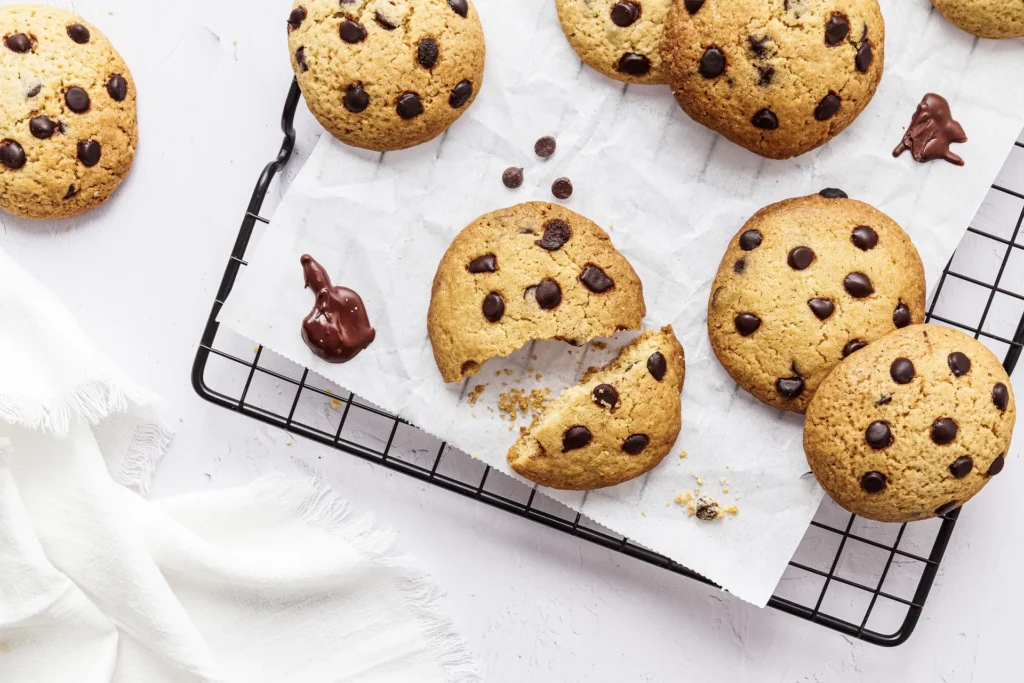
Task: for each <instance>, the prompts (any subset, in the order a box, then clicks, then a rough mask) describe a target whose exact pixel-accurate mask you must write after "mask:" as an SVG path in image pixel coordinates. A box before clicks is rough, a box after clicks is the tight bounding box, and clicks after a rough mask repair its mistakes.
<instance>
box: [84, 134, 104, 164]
mask: <svg viewBox="0 0 1024 683" xmlns="http://www.w3.org/2000/svg"><path fill="white" fill-rule="evenodd" d="M102 151H103V150H102V149H101V148H100V143H98V142H96V141H95V140H80V141H79V142H78V160H79V161H81V162H82V163H83V164H85V165H86V166H90V167H91V166H95V165H96V164H98V163H100V156H101V154H102Z"/></svg>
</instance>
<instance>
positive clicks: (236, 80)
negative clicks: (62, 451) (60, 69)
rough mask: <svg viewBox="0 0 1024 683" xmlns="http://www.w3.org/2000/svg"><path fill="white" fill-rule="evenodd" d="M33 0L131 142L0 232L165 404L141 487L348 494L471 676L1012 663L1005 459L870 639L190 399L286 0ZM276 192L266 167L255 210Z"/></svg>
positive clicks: (1012, 533) (280, 89) (807, 677)
mask: <svg viewBox="0 0 1024 683" xmlns="http://www.w3.org/2000/svg"><path fill="white" fill-rule="evenodd" d="M480 1H493V0H480ZM913 1H923V0H913ZM54 4H58V5H60V6H63V7H67V8H73V9H75V10H76V11H78V12H79V13H81V14H83V15H84V16H86V17H87V18H88V19H89V20H90V21H92V22H93V23H95V24H97V25H99V26H100V27H101V28H102V29H103V30H104V31H105V32H106V33H107V35H108V36H109V37H110V38H111V40H113V42H114V43H115V45H117V46H118V48H119V49H120V51H121V52H122V54H123V55H124V57H125V59H126V60H127V61H128V64H129V65H130V67H131V68H132V72H133V74H134V76H135V79H136V81H137V85H138V88H139V117H140V146H139V153H138V157H137V159H136V162H135V167H134V169H133V171H132V174H131V176H130V177H129V179H128V180H127V181H126V183H125V184H124V186H123V188H122V189H121V191H120V192H119V193H118V194H117V196H116V197H115V198H114V199H113V200H112V201H111V202H109V203H108V205H107V206H105V207H103V208H101V209H99V210H96V211H93V212H91V213H89V214H87V215H85V216H84V217H82V218H80V219H76V220H72V221H60V222H41V223H28V222H25V221H21V220H18V219H15V218H12V217H11V216H7V215H0V227H2V234H0V245H2V246H3V248H4V249H6V250H8V251H9V252H10V253H11V254H12V255H13V256H14V257H15V258H17V259H18V260H19V261H20V262H21V263H22V264H24V265H25V266H26V267H27V268H28V269H29V270H30V271H32V272H33V273H34V274H35V275H36V276H37V277H38V278H39V279H40V280H41V281H43V282H44V283H45V284H46V285H47V286H48V287H50V288H51V289H52V290H54V291H55V292H56V293H57V294H58V295H59V296H60V297H61V298H62V299H63V300H64V302H65V303H66V304H67V305H68V306H69V307H70V309H71V310H72V311H73V313H74V314H75V315H76V316H77V317H78V319H79V321H80V323H81V325H82V326H83V327H84V328H85V330H86V332H87V333H88V334H90V335H91V336H92V338H93V339H94V340H95V342H96V343H97V344H98V345H99V346H100V347H101V348H102V349H104V350H105V351H106V352H107V353H108V354H109V355H110V356H111V357H113V358H115V359H117V361H118V362H119V363H120V365H121V366H122V367H123V369H124V370H125V371H126V372H128V373H129V374H130V375H132V376H134V377H135V378H137V379H138V380H139V381H140V382H141V383H144V384H145V385H147V386H149V387H150V388H151V389H153V390H155V391H157V392H158V393H160V394H162V395H163V396H164V397H165V398H166V399H167V400H168V402H169V404H170V406H171V411H172V414H171V417H172V419H173V421H174V422H176V423H177V420H178V418H180V420H181V422H180V424H176V426H177V428H178V434H177V436H176V437H175V439H174V441H173V443H172V445H171V448H170V450H169V452H168V454H167V457H166V458H165V460H164V462H163V464H162V465H161V468H160V470H159V472H158V473H157V476H156V479H155V482H154V490H153V494H154V495H156V496H166V495H171V494H175V493H181V492H188V491H196V490H208V489H216V488H221V487H227V486H232V485H237V484H241V483H245V482H248V481H250V480H252V479H254V478H255V477H257V476H259V475H260V474H262V473H266V472H271V471H290V472H316V473H318V474H320V475H322V476H323V477H325V479H326V481H327V482H328V483H330V485H331V486H333V487H334V488H335V489H336V490H337V491H338V492H339V493H340V494H341V495H343V496H345V497H347V498H348V499H350V500H351V501H352V502H353V503H354V504H355V506H356V507H357V508H358V509H360V510H365V511H372V512H373V513H375V514H376V516H377V518H378V519H379V520H380V521H382V522H386V523H389V524H391V525H393V526H395V527H396V528H397V529H399V530H400V532H401V543H402V546H403V548H404V549H405V550H406V551H408V552H409V553H412V554H414V555H415V556H417V557H418V558H419V560H420V562H421V563H422V564H423V565H424V566H425V567H426V568H428V569H429V570H430V571H431V572H433V574H434V576H435V577H436V580H437V582H438V583H439V584H440V585H441V586H442V588H443V589H444V590H445V591H446V592H447V599H446V602H447V606H448V608H449V610H450V611H451V613H452V615H453V617H454V619H455V620H456V622H457V623H458V624H459V626H460V627H461V629H462V630H463V632H464V633H465V635H466V637H467V639H468V641H469V643H470V645H471V647H472V648H473V649H474V650H475V651H476V652H477V653H478V655H479V659H480V663H481V668H482V671H483V673H484V679H485V680H487V681H525V680H530V681H560V682H569V681H585V680H586V681H685V680H692V681H701V680H753V681H773V682H775V681H777V682H780V683H782V682H789V681H793V682H797V681H828V682H829V683H837V682H845V681H860V680H867V681H927V682H928V683H933V682H935V681H945V682H953V681H995V680H1009V678H1007V676H1009V675H1010V673H1009V672H1016V671H1017V670H1018V668H1017V667H1018V662H1017V660H1018V657H1017V652H1016V647H1018V646H1019V645H1018V641H1019V634H1020V633H1021V632H1022V629H1021V626H1020V621H1019V620H1020V619H1021V616H1020V615H1021V613H1022V612H1024V591H1022V586H1024V582H1022V580H1021V578H1020V576H1021V570H1020V567H1021V566H1022V565H1024V550H1022V548H1024V515H1022V514H1020V507H1019V496H1018V495H1015V491H1016V490H1018V489H1020V487H1021V486H1024V472H1022V471H1021V467H1020V466H1019V465H1020V462H1019V458H1014V459H1013V460H1012V461H1011V462H1010V463H1009V465H1008V466H1007V468H1006V471H1005V472H1004V474H1003V475H1002V476H1001V477H1000V479H999V480H997V482H996V483H994V484H993V486H991V487H990V490H989V491H986V493H985V495H982V496H980V497H979V498H978V499H977V500H976V501H974V502H972V503H971V505H970V506H968V507H967V508H966V510H965V512H964V514H963V515H962V516H961V521H960V523H959V524H958V525H957V528H956V530H955V533H954V538H953V543H952V544H951V546H950V549H949V552H948V553H947V556H946V559H945V561H944V562H943V564H942V566H941V569H940V571H939V576H938V579H937V581H936V584H935V587H934V589H933V591H932V594H931V597H930V599H929V601H928V604H927V606H926V608H925V611H924V616H923V617H922V620H921V623H920V624H919V626H918V629H917V632H916V633H915V635H914V636H913V637H912V638H911V640H910V641H909V642H908V643H907V644H906V645H904V646H902V647H899V648H896V649H882V648H877V647H873V646H870V645H866V644H863V643H861V642H858V641H855V640H852V639H849V638H846V637H844V636H841V635H838V634H836V633H834V632H832V631H828V630H826V629H823V628H821V627H819V626H815V625H812V624H809V623H807V622H805V621H802V620H799V619H796V618H794V617H790V616H788V615H785V614H782V613H780V612H777V611H774V610H759V609H755V608H752V607H750V606H748V605H746V604H744V603H742V602H740V601H738V600H736V599H734V598H732V597H730V596H729V595H727V594H721V593H719V592H718V591H716V590H713V589H709V588H707V587H704V586H701V585H698V584H697V583H695V582H693V581H690V580H688V579H685V578H682V577H679V576H674V575H670V574H668V573H666V572H664V571H661V570H657V569H655V568H653V567H649V566H647V565H645V564H642V563H640V562H637V561H634V560H631V559H629V558H625V557H622V556H619V555H617V554H615V553H612V552H610V551H606V550H603V549H600V548H597V547H595V546H592V545H590V544H588V543H586V542H583V541H578V540H575V539H572V538H569V537H567V536H565V535H564V534H561V533H559V532H555V531H551V530H548V529H545V528H542V527H540V526H539V525H537V524H535V523H532V522H529V521H526V520H521V519H518V518H515V517H512V516H510V515H508V514H505V513H503V512H500V511H497V510H493V509H490V508H488V507H486V506H484V505H480V504H477V503H474V502H472V501H469V500H466V499H463V498H462V497H459V496H456V495H453V494H451V493H448V492H445V491H442V490H438V489H434V488H424V487H423V486H421V485H420V484H419V483H418V482H415V481H413V480H411V479H409V478H407V477H404V476H402V475H399V474H395V473H391V472H388V471H385V470H383V469H381V468H379V467H375V466H372V465H370V464H367V463H364V462H362V461H359V460H356V459H355V458H350V457H347V456H344V455H342V454H339V453H337V452H335V451H332V450H330V449H327V448H324V447H320V446H318V445H315V444H312V443H309V442H306V441H303V440H300V439H295V440H293V439H292V438H291V437H289V436H288V435H287V434H285V433H284V432H281V431H279V430H276V429H271V428H268V427H265V426H263V425H261V424H259V423H256V422H254V421H252V420H249V419H245V418H242V417H240V416H237V415H234V414H232V413H229V412H227V411H225V410H222V409H219V408H215V407H213V406H211V405H209V404H207V403H204V402H203V401H201V400H200V399H199V398H198V397H197V396H196V395H195V394H194V392H193V390H192V387H191V385H190V383H189V371H190V368H191V363H192V359H193V356H194V353H195V349H196V344H197V342H198V339H199V335H200V332H201V330H202V328H203V325H204V324H205V321H206V318H207V315H208V314H209V310H210V305H211V303H212V300H213V297H214V293H215V291H216V288H217V286H218V284H219V282H220V278H221V274H222V272H223V268H224V265H225V263H226V260H227V256H228V254H229V253H230V250H231V246H232V244H233V242H234V239H235V236H236V232H237V229H238V224H239V222H240V219H241V216H242V213H243V211H244V207H245V205H246V203H247V202H248V199H249V195H250V193H251V191H252V186H253V184H254V182H255V180H256V177H257V175H258V174H259V170H260V169H261V168H262V166H263V164H264V163H265V162H266V161H267V160H269V159H270V158H271V157H272V156H273V154H274V153H275V152H276V149H277V146H278V144H279V142H280V137H281V136H280V133H279V130H278V125H279V124H278V122H279V116H280V110H281V106H282V104H283V101H284V96H285V93H286V91H287V87H288V85H289V80H290V78H291V73H290V67H289V64H288V61H287V59H286V57H285V54H286V43H285V18H286V16H287V13H288V9H289V6H288V5H289V3H288V2H287V1H286V0H249V1H247V2H241V1H240V0H235V1H232V2H227V1H224V0H220V1H211V0H203V1H200V0H176V1H175V2H163V3H158V2H153V1H139V0H134V1H133V0H99V1H93V0H79V1H78V2H57V3H54ZM297 128H298V131H299V141H298V144H297V152H296V156H297V158H295V159H293V160H292V161H291V163H290V165H289V168H288V169H287V172H286V181H287V177H290V176H293V175H294V174H295V173H296V172H297V171H298V169H299V166H300V163H301V159H302V157H304V156H305V155H307V154H308V153H309V151H310V150H311V149H312V146H313V145H314V143H315V141H316V137H317V135H319V133H320V129H319V127H318V126H317V125H316V124H315V122H314V121H313V120H312V118H311V117H310V116H309V114H308V113H307V112H305V111H304V110H303V111H301V112H300V115H299V120H298V125H297ZM1019 160H1020V161H1024V157H1020V159H1019ZM1022 171H1024V168H1022ZM968 172H969V171H968ZM1022 175H1024V173H1022ZM1018 182H1019V183H1020V185H1024V177H1022V178H1020V179H1019V181H1018ZM1022 189H1024V188H1022ZM281 192H282V185H281V184H280V183H275V185H274V186H273V188H272V191H271V196H270V197H269V198H268V203H267V208H266V209H265V210H264V213H267V212H269V211H271V210H272V208H273V206H275V205H276V204H277V202H278V201H279V199H280V194H281ZM1015 465H1016V466H1015ZM1011 678H1012V676H1011Z"/></svg>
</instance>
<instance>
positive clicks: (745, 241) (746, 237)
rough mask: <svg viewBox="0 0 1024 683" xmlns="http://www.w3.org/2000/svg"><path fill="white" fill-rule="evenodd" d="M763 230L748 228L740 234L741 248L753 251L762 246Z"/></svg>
mask: <svg viewBox="0 0 1024 683" xmlns="http://www.w3.org/2000/svg"><path fill="white" fill-rule="evenodd" d="M761 240H762V237H761V232H760V231H759V230H746V231H744V232H743V234H742V235H740V249H742V250H743V251H753V250H754V249H757V248H758V247H759V246H761Z"/></svg>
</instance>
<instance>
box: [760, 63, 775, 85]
mask: <svg viewBox="0 0 1024 683" xmlns="http://www.w3.org/2000/svg"><path fill="white" fill-rule="evenodd" d="M773 80H775V67H774V66H772V65H771V64H766V65H764V66H758V67H757V84H758V86H760V87H762V88H766V87H768V86H769V85H771V84H772V81H773Z"/></svg>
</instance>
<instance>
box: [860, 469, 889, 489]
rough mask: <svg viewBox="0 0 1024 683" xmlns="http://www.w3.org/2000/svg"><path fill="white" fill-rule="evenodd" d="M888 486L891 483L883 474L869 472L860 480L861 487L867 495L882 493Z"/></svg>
mask: <svg viewBox="0 0 1024 683" xmlns="http://www.w3.org/2000/svg"><path fill="white" fill-rule="evenodd" d="M888 485H889V481H888V480H887V479H886V478H885V475H884V474H882V473H881V472H867V473H866V474H865V475H864V476H863V477H861V478H860V487H861V488H862V489H864V491H866V492H867V493H881V492H882V491H884V490H885V487H886V486H888Z"/></svg>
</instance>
